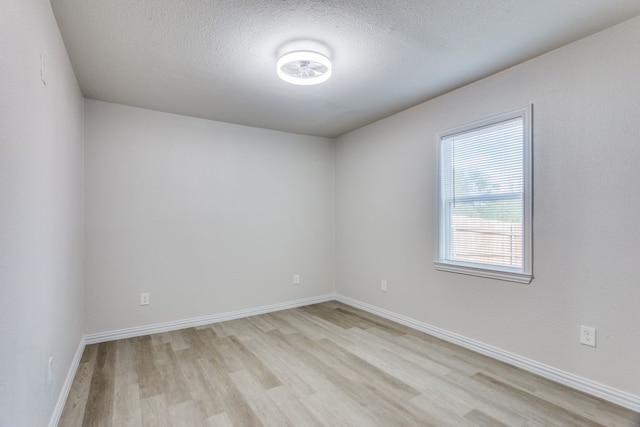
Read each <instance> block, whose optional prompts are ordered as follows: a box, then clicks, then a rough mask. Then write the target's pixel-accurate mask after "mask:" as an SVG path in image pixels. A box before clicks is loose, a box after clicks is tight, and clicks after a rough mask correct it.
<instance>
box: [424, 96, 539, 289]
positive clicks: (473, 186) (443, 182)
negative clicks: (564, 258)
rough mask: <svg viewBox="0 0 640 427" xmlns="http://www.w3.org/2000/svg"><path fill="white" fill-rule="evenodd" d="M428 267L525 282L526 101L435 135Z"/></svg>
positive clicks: (528, 231) (528, 266) (528, 278)
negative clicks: (432, 246)
mask: <svg viewBox="0 0 640 427" xmlns="http://www.w3.org/2000/svg"><path fill="white" fill-rule="evenodd" d="M438 146H439V156H438V175H439V180H438V181H439V182H438V184H439V185H438V191H437V192H436V193H437V198H438V200H437V206H438V212H437V214H438V221H437V222H438V230H437V235H438V237H439V238H438V248H437V254H438V255H437V259H436V261H435V262H434V265H435V268H436V269H438V270H443V271H451V272H455V273H463V274H471V275H476V276H484V277H491V278H495V279H502V280H510V281H514V282H521V283H529V282H530V281H531V277H532V271H531V265H532V259H531V257H532V253H531V252H532V236H531V234H532V231H531V224H532V222H531V220H532V212H531V205H532V203H531V202H532V200H531V199H532V183H531V181H532V180H531V176H532V174H531V107H530V106H529V107H526V108H523V109H520V110H517V111H512V112H509V113H505V114H501V115H499V116H496V117H492V118H489V119H486V120H482V121H480V122H476V123H471V124H468V125H465V126H461V127H458V128H455V129H451V130H448V131H445V132H442V133H440V134H439V135H438Z"/></svg>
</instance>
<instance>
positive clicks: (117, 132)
mask: <svg viewBox="0 0 640 427" xmlns="http://www.w3.org/2000/svg"><path fill="white" fill-rule="evenodd" d="M85 105H86V108H85V112H86V128H85V129H86V131H85V137H86V156H85V161H86V193H85V196H86V275H87V279H86V307H87V332H89V333H97V332H105V331H112V330H118V329H122V328H127V327H136V326H142V325H148V324H155V323H159V322H167V321H174V320H180V319H190V318H194V317H199V316H205V315H213V314H218V313H225V312H229V311H234V310H239V309H248V308H253V307H259V306H263V305H269V304H275V303H279V302H285V301H290V300H296V299H301V298H307V297H312V296H318V295H324V294H327V293H331V292H333V290H334V277H333V274H334V258H333V253H334V252H333V251H334V203H333V197H334V190H333V176H334V140H333V139H328V138H319V137H309V136H301V135H295V134H290V133H283V132H277V131H270V130H264V129H257V128H251V127H245V126H239V125H231V124H228V123H221V122H214V121H209V120H203V119H195V118H191V117H186V116H178V115H173V114H167V113H160V112H155V111H151V110H144V109H139V108H133V107H126V106H122V105H117V104H111V103H105V102H100V101H91V100H87V101H86V104H85ZM294 274H299V275H300V279H301V283H300V284H299V285H294V284H293V275H294ZM141 292H149V293H150V304H149V305H148V306H140V305H139V294H140V293H141Z"/></svg>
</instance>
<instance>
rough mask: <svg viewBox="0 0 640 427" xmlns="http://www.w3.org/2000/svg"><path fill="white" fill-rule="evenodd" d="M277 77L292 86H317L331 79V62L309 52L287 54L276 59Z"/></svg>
mask: <svg viewBox="0 0 640 427" xmlns="http://www.w3.org/2000/svg"><path fill="white" fill-rule="evenodd" d="M276 67H277V72H278V77H280V78H281V79H282V80H284V81H285V82H288V83H292V84H294V85H317V84H318V83H322V82H326V81H327V80H329V77H331V61H329V58H327V57H326V56H324V55H323V54H321V53H318V52H313V51H310V50H298V51H295V52H289V53H286V54H284V55H282V56H281V57H280V59H278V64H277V66H276Z"/></svg>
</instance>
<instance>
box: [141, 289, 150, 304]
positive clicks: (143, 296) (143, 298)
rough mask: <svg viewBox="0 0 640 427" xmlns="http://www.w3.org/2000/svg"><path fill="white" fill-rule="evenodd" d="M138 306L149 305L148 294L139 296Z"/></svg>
mask: <svg viewBox="0 0 640 427" xmlns="http://www.w3.org/2000/svg"><path fill="white" fill-rule="evenodd" d="M140 305H149V293H148V292H143V293H141V294H140Z"/></svg>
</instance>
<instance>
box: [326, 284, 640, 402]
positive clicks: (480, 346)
mask: <svg viewBox="0 0 640 427" xmlns="http://www.w3.org/2000/svg"><path fill="white" fill-rule="evenodd" d="M336 300H337V301H339V302H341V303H344V304H347V305H350V306H352V307H355V308H359V309H361V310H364V311H367V312H369V313H373V314H376V315H378V316H380V317H384V318H386V319H389V320H393V321H394V322H398V323H400V324H403V325H405V326H408V327H410V328H413V329H417V330H418V331H421V332H424V333H427V334H429V335H432V336H434V337H437V338H440V339H442V340H444V341H448V342H450V343H453V344H457V345H459V346H461V347H464V348H467V349H469V350H472V351H475V352H477V353H480V354H484V355H485V356H489V357H491V358H494V359H497V360H500V361H502V362H505V363H508V364H510V365H513V366H517V367H518V368H521V369H524V370H525V371H528V372H533V373H534V374H537V375H540V376H541V377H543V378H546V379H548V380H551V381H554V382H557V383H560V384H564V385H566V386H568V387H571V388H573V389H576V390H580V391H582V392H585V393H588V394H590V395H593V396H597V397H599V398H601V399H604V400H607V401H609V402H613V403H615V404H617V405H620V406H624V407H625V408H628V409H631V410H632V411H636V412H640V396H636V395H633V394H631V393H627V392H625V391H622V390H618V389H615V388H613V387H609V386H607V385H604V384H600V383H597V382H595V381H592V380H589V379H587V378H583V377H579V376H577V375H574V374H571V373H569V372H564V371H561V370H560V369H556V368H554V367H552V366H549V365H545V364H544V363H540V362H536V361H535V360H531V359H527V358H526V357H523V356H520V355H517V354H514V353H510V352H508V351H505V350H502V349H500V348H497V347H494V346H492V345H488V344H485V343H482V342H480V341H476V340H474V339H471V338H467V337H465V336H462V335H459V334H456V333H453V332H449V331H446V330H444V329H440V328H437V327H435V326H431V325H429V324H427V323H423V322H420V321H418V320H415V319H412V318H410V317H406V316H403V315H400V314H396V313H394V312H392V311H389V310H385V309H383V308H379V307H376V306H373V305H370V304H367V303H364V302H361V301H358V300H355V299H353V298H349V297H346V296H344V295H340V294H336Z"/></svg>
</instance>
